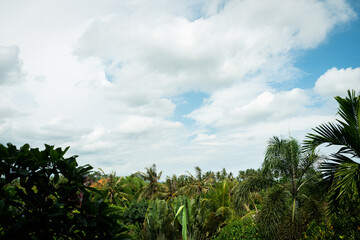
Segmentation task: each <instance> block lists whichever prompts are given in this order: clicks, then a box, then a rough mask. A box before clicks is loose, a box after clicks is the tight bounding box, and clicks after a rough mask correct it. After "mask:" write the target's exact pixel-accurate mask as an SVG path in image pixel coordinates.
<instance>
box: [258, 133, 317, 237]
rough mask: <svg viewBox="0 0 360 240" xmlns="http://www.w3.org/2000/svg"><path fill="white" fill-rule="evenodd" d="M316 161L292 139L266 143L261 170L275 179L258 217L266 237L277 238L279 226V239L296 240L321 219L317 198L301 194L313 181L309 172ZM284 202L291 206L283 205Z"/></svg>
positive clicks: (310, 153)
mask: <svg viewBox="0 0 360 240" xmlns="http://www.w3.org/2000/svg"><path fill="white" fill-rule="evenodd" d="M318 159H319V157H318V156H317V155H316V154H315V153H314V151H306V152H304V151H302V149H301V145H300V144H299V142H298V141H297V140H295V139H293V138H290V139H280V138H278V137H273V138H271V139H270V140H269V141H268V147H267V150H266V154H265V159H264V162H263V171H264V172H265V173H268V174H269V175H270V176H278V178H279V179H278V181H277V184H276V186H275V187H273V188H272V189H270V191H269V192H268V194H267V195H266V197H265V200H264V206H263V210H262V211H261V212H260V213H259V215H258V219H259V226H260V228H261V229H262V232H263V233H264V235H267V236H266V238H269V239H270V238H271V237H275V238H278V237H279V235H278V236H277V234H279V229H280V227H279V226H282V227H281V228H282V229H284V230H283V231H282V233H281V235H282V237H283V238H285V239H299V237H301V233H302V232H303V230H304V229H305V227H306V225H307V224H308V223H310V222H311V221H312V220H313V219H316V218H320V217H322V214H321V213H322V211H321V209H322V205H321V204H320V202H319V201H317V200H318V199H314V198H312V196H311V193H310V194H309V193H308V192H306V191H304V189H306V186H307V185H308V184H310V183H314V182H316V179H317V175H316V174H315V172H314V171H312V169H313V166H314V164H315V163H316V161H317V160H318ZM288 200H291V203H292V204H291V205H288V204H286V203H287V202H289V201H288ZM274 231H275V232H274Z"/></svg>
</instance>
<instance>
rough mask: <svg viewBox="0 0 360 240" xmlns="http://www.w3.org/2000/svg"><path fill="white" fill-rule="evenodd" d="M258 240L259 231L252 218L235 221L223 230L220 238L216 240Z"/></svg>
mask: <svg viewBox="0 0 360 240" xmlns="http://www.w3.org/2000/svg"><path fill="white" fill-rule="evenodd" d="M230 239H233V240H237V239H244V240H257V239H261V238H260V237H259V230H258V229H257V227H256V224H255V223H254V221H253V220H252V218H251V216H247V217H245V218H243V219H242V220H234V221H232V222H231V223H230V224H229V225H227V226H226V227H224V228H223V229H221V231H220V234H219V236H217V237H215V238H214V240H230Z"/></svg>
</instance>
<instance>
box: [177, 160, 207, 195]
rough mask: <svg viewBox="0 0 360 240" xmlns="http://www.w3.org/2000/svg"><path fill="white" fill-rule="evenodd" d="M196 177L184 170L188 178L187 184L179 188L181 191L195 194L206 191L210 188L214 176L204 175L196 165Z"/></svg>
mask: <svg viewBox="0 0 360 240" xmlns="http://www.w3.org/2000/svg"><path fill="white" fill-rule="evenodd" d="M195 171H196V177H194V176H193V175H192V174H191V173H190V172H188V171H186V172H187V173H188V174H189V175H190V178H189V179H188V180H189V181H188V184H187V185H186V186H184V187H182V188H181V192H184V193H186V194H188V195H194V196H197V195H199V194H202V193H207V192H208V191H209V189H211V188H212V185H211V184H212V182H213V179H214V177H213V176H212V175H208V176H207V177H204V176H203V175H202V173H201V168H200V167H198V166H196V167H195Z"/></svg>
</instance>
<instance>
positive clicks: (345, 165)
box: [305, 90, 360, 212]
mask: <svg viewBox="0 0 360 240" xmlns="http://www.w3.org/2000/svg"><path fill="white" fill-rule="evenodd" d="M335 100H336V101H337V102H338V103H339V109H338V112H337V113H338V114H339V115H340V117H341V118H340V119H337V120H336V121H337V122H336V123H326V124H321V125H320V126H317V127H316V128H313V131H314V132H315V133H310V134H308V135H307V136H306V138H307V140H306V141H305V147H306V148H307V149H315V148H317V147H318V146H320V145H322V144H327V145H326V146H338V147H339V150H338V151H337V152H335V153H333V154H331V155H330V157H328V158H327V161H325V162H323V163H322V164H321V166H320V170H321V171H322V173H323V182H324V183H326V184H327V186H328V189H329V194H330V195H329V205H330V206H329V207H330V208H329V210H330V211H331V212H334V210H335V209H336V208H337V207H338V205H339V201H340V199H341V196H342V195H344V194H345V193H347V194H350V195H352V196H353V197H354V196H356V198H358V196H359V192H360V164H359V158H360V95H356V94H355V91H354V90H352V91H350V90H349V91H348V96H347V97H345V98H342V97H339V96H337V97H335Z"/></svg>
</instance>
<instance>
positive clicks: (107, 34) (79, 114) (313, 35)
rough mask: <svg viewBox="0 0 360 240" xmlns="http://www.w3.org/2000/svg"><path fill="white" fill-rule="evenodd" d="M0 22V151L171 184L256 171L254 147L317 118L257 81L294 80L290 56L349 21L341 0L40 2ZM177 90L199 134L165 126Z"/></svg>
mask: <svg viewBox="0 0 360 240" xmlns="http://www.w3.org/2000/svg"><path fill="white" fill-rule="evenodd" d="M0 16H1V18H2V21H0V32H1V33H2V34H1V36H0V45H1V46H16V47H2V48H0V53H1V54H0V91H1V94H0V115H1V116H2V119H1V120H0V136H1V139H0V142H2V143H4V142H8V141H12V142H14V143H15V144H18V145H20V144H23V143H25V142H29V143H30V144H31V145H33V146H41V145H42V144H43V143H49V144H56V145H61V146H67V145H70V146H71V149H70V152H69V154H71V153H72V154H78V155H80V158H79V160H80V161H81V164H86V163H90V164H92V165H93V166H95V167H102V168H104V170H108V171H111V170H116V171H117V172H118V173H119V174H130V173H132V172H135V171H138V170H141V169H142V168H143V167H146V166H148V165H150V164H152V163H153V162H156V163H158V167H159V169H161V170H164V171H165V174H170V173H177V174H179V173H180V174H181V173H184V171H185V170H190V169H191V168H192V167H193V166H195V165H200V166H206V167H207V168H209V169H211V168H213V169H216V168H217V169H220V168H222V167H227V168H229V167H231V168H233V169H240V168H241V169H244V168H247V167H258V166H259V165H260V162H261V160H262V154H263V149H264V146H265V144H266V140H267V139H268V137H270V136H272V135H273V134H277V133H279V131H280V132H286V131H287V130H286V129H287V125H288V126H290V127H289V128H290V130H292V129H294V131H296V132H297V133H298V135H299V136H300V135H301V133H302V132H303V131H306V130H307V129H308V128H309V127H310V126H313V125H312V124H311V123H315V122H318V121H320V119H321V120H322V119H323V118H324V117H323V115H321V111H320V110H319V111H317V110H316V111H315V113H316V114H317V115H314V114H315V113H314V114H310V110H309V108H308V106H307V104H308V102H309V99H310V98H311V96H310V95H309V94H308V93H307V92H306V91H304V90H301V89H292V90H283V91H280V90H277V89H275V88H274V87H270V86H269V84H270V83H273V82H277V83H280V82H283V81H287V80H289V79H292V78H296V76H297V74H298V72H299V70H297V69H296V68H295V67H294V66H293V57H294V53H293V50H299V49H309V48H314V47H316V46H318V45H319V44H320V43H322V42H323V41H324V40H325V39H326V37H327V36H328V33H329V32H330V31H331V30H332V29H333V28H334V27H335V26H336V25H337V24H341V23H343V22H346V21H348V20H350V19H351V18H353V17H354V13H353V11H352V10H351V8H350V7H349V6H348V5H347V4H346V1H342V0H328V1H316V0H304V1H297V0H288V1H281V0H272V1H268V0H259V1H253V0H244V1H236V0H233V1H222V0H218V1H210V2H209V1H205V0H195V1H194V0H186V1H175V2H174V1H168V0H159V1H145V0H133V1H117V0H104V1H101V2H99V1H88V0H80V1H76V2H74V1H70V0H64V1H61V2H60V1H59V2H53V1H51V2H50V1H45V0H42V1H38V2H36V3H33V2H31V3H27V2H22V1H2V2H0ZM19 16H21V18H19ZM65 16H66V17H65ZM304 16H306V17H304ZM314 23H316V24H314ZM353 71H355V69H353ZM24 73H26V74H24ZM20 79H21V80H22V81H19V80H20ZM12 82H14V83H15V82H16V84H10V83H12ZM187 91H195V92H196V91H202V92H206V93H207V94H209V96H210V97H209V98H208V99H205V100H204V103H203V105H202V106H201V107H200V108H198V109H196V110H194V111H193V112H192V113H191V114H189V115H188V118H192V119H194V120H195V121H196V123H197V124H199V125H200V126H198V125H196V124H195V125H194V126H192V127H188V126H186V125H184V124H183V123H180V122H177V121H174V120H173V119H172V116H173V115H174V112H175V111H176V103H175V102H173V101H171V99H173V97H175V96H178V95H180V94H182V93H186V92H187ZM326 94H327V93H326ZM302 115H304V117H303V116H302ZM326 116H327V115H326ZM214 129H215V130H214ZM284 129H285V130H284ZM194 136H195V138H194Z"/></svg>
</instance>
